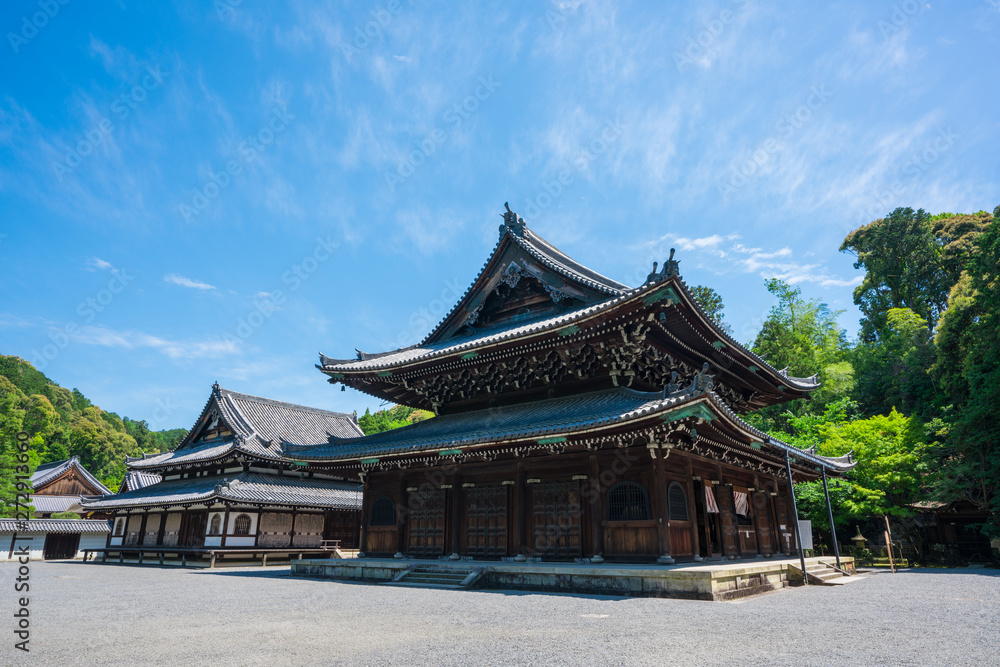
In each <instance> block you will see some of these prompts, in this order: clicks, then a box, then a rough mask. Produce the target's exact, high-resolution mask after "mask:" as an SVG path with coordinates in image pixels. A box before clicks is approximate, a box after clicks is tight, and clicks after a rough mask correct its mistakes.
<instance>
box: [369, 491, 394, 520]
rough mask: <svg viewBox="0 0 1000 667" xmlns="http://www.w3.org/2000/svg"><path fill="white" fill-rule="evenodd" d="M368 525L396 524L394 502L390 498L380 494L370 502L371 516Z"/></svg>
mask: <svg viewBox="0 0 1000 667" xmlns="http://www.w3.org/2000/svg"><path fill="white" fill-rule="evenodd" d="M368 525H370V526H395V525H396V504H395V503H394V502H392V498H389V497H388V496H382V497H381V498H377V499H376V500H375V502H373V503H372V516H371V520H370V521H369V522H368Z"/></svg>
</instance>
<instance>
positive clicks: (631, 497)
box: [608, 482, 651, 521]
mask: <svg viewBox="0 0 1000 667" xmlns="http://www.w3.org/2000/svg"><path fill="white" fill-rule="evenodd" d="M650 518H651V516H650V514H649V495H648V494H647V493H646V489H644V488H643V486H642V485H641V484H637V483H636V482H619V483H617V484H615V485H614V486H612V487H611V488H610V489H608V521H646V520H647V519H650Z"/></svg>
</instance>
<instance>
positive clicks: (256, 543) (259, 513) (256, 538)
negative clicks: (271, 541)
mask: <svg viewBox="0 0 1000 667" xmlns="http://www.w3.org/2000/svg"><path fill="white" fill-rule="evenodd" d="M263 518H264V506H263V505H258V506H257V530H255V531H254V535H253V545H254V546H255V547H256V546H260V524H261V520H262V519H263Z"/></svg>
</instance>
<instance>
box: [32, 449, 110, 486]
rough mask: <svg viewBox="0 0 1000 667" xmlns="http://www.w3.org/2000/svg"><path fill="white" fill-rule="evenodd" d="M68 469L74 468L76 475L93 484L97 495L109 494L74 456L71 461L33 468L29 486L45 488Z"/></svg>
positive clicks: (99, 481)
mask: <svg viewBox="0 0 1000 667" xmlns="http://www.w3.org/2000/svg"><path fill="white" fill-rule="evenodd" d="M70 468H76V470H77V473H78V474H79V475H80V476H81V477H83V478H84V479H86V480H87V481H88V482H89V483H91V484H93V485H94V487H95V488H96V489H97V491H98V493H111V490H110V489H108V487H106V486H104V485H103V484H101V480H99V479H97V478H96V477H94V476H93V475H91V474H90V471H89V470H87V469H86V468H84V467H83V465H81V464H80V459H79V458H77V457H76V456H74V457H73V458H71V459H64V460H62V461H53V462H52V463H45V464H43V465H40V466H38V467H37V468H35V472H34V473H32V475H31V486H32V488H34V489H37V488H39V487H41V486H45V485H46V484H47V483H49V482H51V481H52V480H54V479H56V478H57V477H59V476H60V475H62V474H63V473H65V472H66V471H67V470H69V469H70Z"/></svg>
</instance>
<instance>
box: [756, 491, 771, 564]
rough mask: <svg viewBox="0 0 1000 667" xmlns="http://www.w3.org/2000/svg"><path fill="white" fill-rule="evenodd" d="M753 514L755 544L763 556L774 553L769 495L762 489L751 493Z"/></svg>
mask: <svg viewBox="0 0 1000 667" xmlns="http://www.w3.org/2000/svg"><path fill="white" fill-rule="evenodd" d="M752 498H753V515H754V519H756V521H757V544H758V545H759V546H760V552H761V553H762V554H764V555H765V556H770V555H771V554H773V553H774V531H773V529H772V527H771V503H770V497H769V496H768V495H767V494H766V493H764V492H763V491H757V492H756V493H754V494H752Z"/></svg>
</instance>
